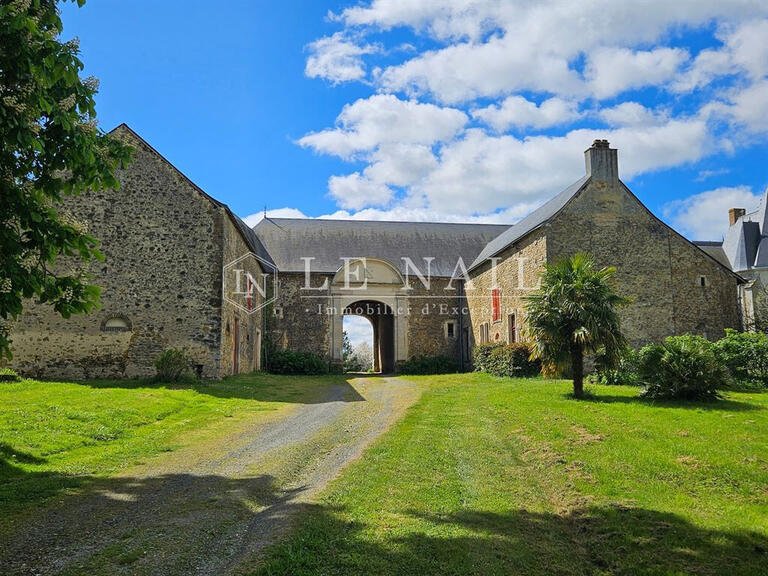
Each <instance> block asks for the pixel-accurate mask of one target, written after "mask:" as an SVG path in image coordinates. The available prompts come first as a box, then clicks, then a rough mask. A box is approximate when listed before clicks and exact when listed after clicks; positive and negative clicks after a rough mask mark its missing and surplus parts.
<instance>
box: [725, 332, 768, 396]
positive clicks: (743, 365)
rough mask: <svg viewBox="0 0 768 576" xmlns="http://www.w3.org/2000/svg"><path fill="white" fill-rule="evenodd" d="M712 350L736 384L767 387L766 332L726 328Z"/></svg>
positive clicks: (767, 350) (767, 345)
mask: <svg viewBox="0 0 768 576" xmlns="http://www.w3.org/2000/svg"><path fill="white" fill-rule="evenodd" d="M714 351H715V355H716V356H717V357H718V359H719V360H720V361H721V362H722V363H723V364H725V366H726V367H727V368H728V369H729V370H730V371H731V375H732V376H733V377H734V379H735V380H736V381H737V383H738V384H740V385H742V386H748V387H754V388H762V387H768V334H765V333H763V332H738V331H736V330H732V329H728V330H726V331H725V338H722V339H721V340H719V341H718V342H716V343H715V344H714Z"/></svg>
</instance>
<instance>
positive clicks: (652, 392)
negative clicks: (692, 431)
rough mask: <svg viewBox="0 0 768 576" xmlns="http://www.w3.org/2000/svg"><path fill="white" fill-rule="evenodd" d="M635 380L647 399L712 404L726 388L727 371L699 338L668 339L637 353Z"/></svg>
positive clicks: (671, 337) (689, 335)
mask: <svg viewBox="0 0 768 576" xmlns="http://www.w3.org/2000/svg"><path fill="white" fill-rule="evenodd" d="M638 378H639V382H640V384H641V385H643V386H644V387H645V389H644V390H643V392H642V396H645V397H647V398H679V399H686V400H711V399H714V398H719V397H720V394H719V392H718V390H720V389H722V388H725V387H726V386H727V385H728V369H727V368H726V367H725V366H724V365H723V363H722V362H721V361H720V360H719V359H718V358H717V356H716V355H715V352H714V349H713V346H712V343H711V342H709V341H708V340H706V339H704V338H701V337H700V336H693V335H691V334H686V335H684V336H670V337H669V338H667V339H665V340H664V343H663V344H651V345H649V346H646V347H644V348H643V349H642V350H640V355H639V361H638Z"/></svg>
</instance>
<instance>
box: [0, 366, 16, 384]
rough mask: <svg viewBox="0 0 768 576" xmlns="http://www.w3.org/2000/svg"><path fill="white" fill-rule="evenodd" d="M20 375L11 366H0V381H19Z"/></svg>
mask: <svg viewBox="0 0 768 576" xmlns="http://www.w3.org/2000/svg"><path fill="white" fill-rule="evenodd" d="M18 381H19V375H18V374H16V372H14V371H13V370H11V369H10V368H0V382H18Z"/></svg>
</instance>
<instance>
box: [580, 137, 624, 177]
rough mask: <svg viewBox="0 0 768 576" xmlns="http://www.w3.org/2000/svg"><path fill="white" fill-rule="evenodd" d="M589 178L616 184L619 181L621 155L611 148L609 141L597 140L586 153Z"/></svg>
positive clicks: (585, 158)
mask: <svg viewBox="0 0 768 576" xmlns="http://www.w3.org/2000/svg"><path fill="white" fill-rule="evenodd" d="M584 160H585V162H586V165H587V176H591V177H592V179H593V180H601V181H603V182H609V183H616V182H618V181H619V155H618V151H617V150H616V148H611V147H610V146H609V144H608V140H595V141H594V142H593V143H592V146H590V147H589V148H588V149H587V150H585V151H584Z"/></svg>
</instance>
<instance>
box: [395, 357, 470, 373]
mask: <svg viewBox="0 0 768 576" xmlns="http://www.w3.org/2000/svg"><path fill="white" fill-rule="evenodd" d="M399 371H400V373H402V374H449V373H453V372H458V371H459V365H458V363H457V362H456V360H454V359H453V358H449V357H448V356H412V357H411V358H409V359H408V360H406V361H405V362H403V363H402V364H401V365H400V369H399Z"/></svg>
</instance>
